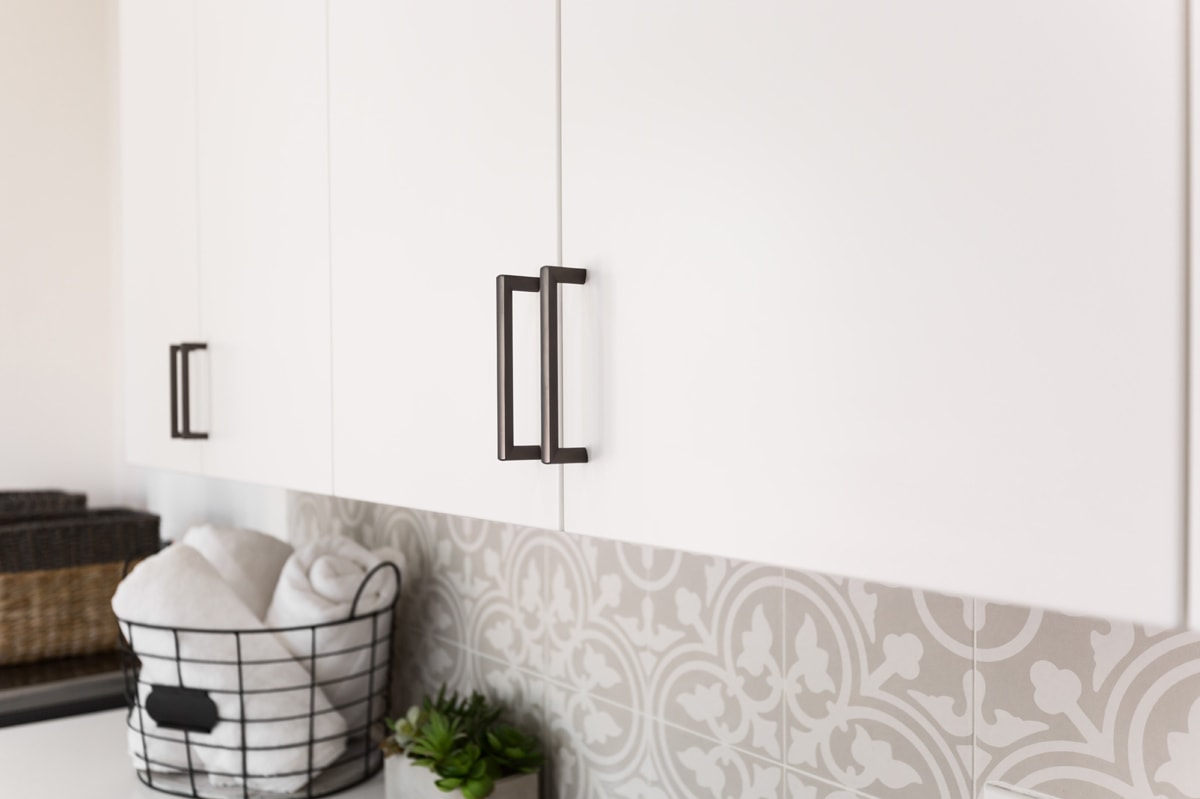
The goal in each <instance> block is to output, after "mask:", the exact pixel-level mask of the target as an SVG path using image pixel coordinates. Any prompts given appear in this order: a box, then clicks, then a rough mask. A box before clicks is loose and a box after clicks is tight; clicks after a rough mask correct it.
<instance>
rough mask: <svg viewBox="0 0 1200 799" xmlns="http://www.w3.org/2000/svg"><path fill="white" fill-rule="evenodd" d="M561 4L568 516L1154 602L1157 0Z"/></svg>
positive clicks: (589, 527)
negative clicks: (579, 285)
mask: <svg viewBox="0 0 1200 799" xmlns="http://www.w3.org/2000/svg"><path fill="white" fill-rule="evenodd" d="M562 15H563V22H562V25H563V28H562V81H563V83H562V108H563V111H562V147H563V165H562V174H563V208H562V212H563V244H564V258H565V261H564V262H565V263H566V264H567V265H570V266H579V267H586V268H588V269H589V270H590V271H589V279H588V282H589V285H588V286H587V287H585V289H584V290H583V292H582V293H581V294H580V295H579V296H580V297H582V300H581V302H582V303H583V304H582V306H581V307H580V308H579V309H578V310H577V311H576V312H574V313H572V312H571V311H570V310H568V311H567V312H566V314H565V317H564V318H565V319H566V320H567V321H568V322H570V323H571V324H572V325H573V326H574V327H572V328H569V329H568V330H567V332H566V334H565V335H566V344H565V346H566V347H567V350H566V352H567V355H566V363H565V368H567V369H568V370H570V369H575V376H574V378H573V382H572V383H570V384H568V390H567V392H566V397H567V401H568V403H572V402H573V403H574V405H573V406H569V407H573V408H574V410H575V413H574V414H573V415H572V419H573V423H571V424H569V425H568V443H570V444H576V445H578V444H586V445H588V446H589V447H590V449H591V455H592V462H591V463H589V464H586V465H579V466H568V467H566V471H565V513H566V528H567V529H568V530H572V531H579V532H583V533H591V534H601V535H609V536H613V537H618V538H630V539H635V540H640V541H649V542H652V543H656V544H663V545H669V546H673V547H681V548H686V549H694V550H699V551H707V552H715V553H720V554H725V555H732V556H739V557H745V558H750V559H756V560H763V561H769V562H772V563H780V562H782V563H785V564H786V565H788V566H795V567H802V568H806V569H813V570H818V571H827V572H831V573H834V574H840V575H850V576H856V577H864V578H871V579H876V580H883V581H892V582H897V583H905V584H912V585H917V586H922V587H927V588H931V589H939V590H945V591H952V592H961V593H966V594H971V595H976V596H981V597H988V598H996V599H1001V600H1011V601H1018V602H1023V603H1030V604H1035V605H1046V606H1051V607H1058V608H1063V609H1067V610H1075V611H1083V612H1090V613H1096V614H1101V615H1105V616H1110V617H1125V618H1135V619H1141V620H1147V621H1157V622H1163V623H1171V622H1176V621H1178V620H1179V610H1180V605H1181V595H1182V589H1181V584H1180V574H1181V571H1182V568H1181V564H1180V559H1181V556H1182V546H1181V542H1182V536H1183V497H1182V489H1183V455H1184V450H1183V432H1184V427H1183V419H1184V415H1183V397H1184V390H1183V377H1184V372H1183V355H1184V350H1183V341H1184V317H1183V308H1184V301H1183V288H1184V285H1185V283H1184V275H1185V257H1184V251H1183V243H1184V230H1185V228H1184V219H1183V215H1184V205H1183V196H1184V182H1183V180H1184V142H1183V134H1184V130H1185V125H1184V121H1185V117H1184V106H1183V98H1184V83H1183V75H1184V63H1185V60H1184V51H1183V43H1184V36H1183V27H1182V26H1183V23H1184V4H1183V3H1182V2H1178V1H1175V2H1165V3H1155V4H1151V5H1147V4H1146V3H1142V2H1137V0H1114V2H1107V3H1104V4H1102V7H1097V5H1096V4H1094V3H1089V2H1084V1H1083V0H1018V1H1017V2H1007V3H982V4H981V3H959V2H947V1H946V0H911V1H910V2H905V3H894V2H890V1H888V0H868V1H867V2H859V3H841V2H832V1H826V0H818V1H817V2H805V3H776V2H765V0H764V1H761V2H760V1H759V0H752V2H745V3H727V2H722V1H721V0H688V2H661V3H651V4H646V3H641V2H636V0H603V2H600V1H599V0H565V2H564V3H563V11H562ZM1064 42H1069V47H1067V48H1066V49H1064ZM1068 51H1069V56H1067V55H1066V53H1068ZM573 364H574V366H573ZM569 421H570V420H569Z"/></svg>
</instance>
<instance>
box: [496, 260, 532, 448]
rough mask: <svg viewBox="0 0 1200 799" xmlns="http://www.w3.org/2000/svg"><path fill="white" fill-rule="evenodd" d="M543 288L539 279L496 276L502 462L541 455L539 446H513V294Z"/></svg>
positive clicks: (499, 440)
mask: <svg viewBox="0 0 1200 799" xmlns="http://www.w3.org/2000/svg"><path fill="white" fill-rule="evenodd" d="M540 288H541V283H540V281H538V279H537V278H536V277H524V276H521V275H498V276H497V277H496V409H497V414H496V416H497V418H496V431H497V442H496V449H497V455H498V457H499V458H500V460H502V461H535V460H537V459H538V458H540V457H541V456H542V448H541V447H540V446H538V445H537V444H526V445H518V444H514V443H513V341H512V339H513V329H512V295H513V292H514V291H531V292H534V293H537V291H538V290H539V289H540Z"/></svg>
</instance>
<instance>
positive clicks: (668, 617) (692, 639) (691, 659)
mask: <svg viewBox="0 0 1200 799" xmlns="http://www.w3.org/2000/svg"><path fill="white" fill-rule="evenodd" d="M653 553H654V554H653V557H652V560H651V563H652V564H653V566H654V567H655V572H654V574H655V577H656V580H655V582H656V584H657V587H656V589H655V590H652V591H650V592H649V593H648V599H647V601H646V603H645V611H644V614H643V622H644V627H643V629H644V630H645V631H646V632H647V633H649V635H648V636H647V638H646V646H645V648H644V650H643V657H642V664H643V666H644V667H645V668H646V669H647V672H648V674H647V679H648V683H649V685H650V691H649V697H650V700H651V701H650V702H649V703H648V706H647V707H646V712H648V713H650V715H651V716H653V717H654V718H658V719H663V720H665V721H668V722H672V723H674V724H676V725H678V726H680V727H682V728H685V729H688V730H691V731H692V732H695V733H697V734H699V735H703V736H706V737H708V738H711V739H713V740H716V741H720V742H721V743H723V744H726V745H729V746H736V747H739V748H741V749H743V750H745V751H747V752H751V753H753V754H756V755H758V756H760V757H764V758H767V759H771V760H774V761H776V762H780V761H782V758H783V726H782V723H783V715H782V709H783V706H782V704H783V703H782V699H783V667H782V664H783V615H782V612H783V595H782V592H781V589H780V581H781V575H782V570H781V569H778V568H775V567H768V566H759V565H757V564H752V563H744V562H740V561H734V560H729V559H726V558H715V557H705V556H700V555H693V554H685V553H680V552H668V551H664V550H654V551H653Z"/></svg>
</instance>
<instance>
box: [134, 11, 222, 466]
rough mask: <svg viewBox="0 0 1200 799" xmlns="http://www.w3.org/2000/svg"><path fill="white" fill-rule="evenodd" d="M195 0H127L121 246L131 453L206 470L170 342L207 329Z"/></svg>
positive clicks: (142, 459) (144, 460) (142, 460)
mask: <svg viewBox="0 0 1200 799" xmlns="http://www.w3.org/2000/svg"><path fill="white" fill-rule="evenodd" d="M194 22H195V21H194V9H193V0H123V2H122V3H121V6H120V16H119V35H120V42H121V58H120V73H119V75H120V77H119V80H120V92H119V124H120V131H121V135H120V159H121V177H120V182H119V185H120V206H121V224H120V252H121V278H122V280H121V289H122V313H121V321H122V328H123V329H122V343H123V349H124V379H123V392H122V393H123V397H122V406H123V409H124V428H125V456H126V458H127V459H128V460H129V461H131V462H133V463H138V464H145V465H153V466H158V467H162V468H166V469H175V470H180V471H190V472H201V471H203V463H204V462H203V455H204V450H203V447H199V446H197V443H198V442H195V441H184V440H180V439H176V438H172V437H171V429H172V428H171V407H170V382H169V381H170V371H169V363H170V361H169V349H168V347H169V346H170V345H171V344H177V343H180V342H184V341H196V340H197V339H198V338H199V336H200V305H199V281H200V273H199V268H198V261H197V250H196V161H195V152H196V94H195V88H196V62H195V52H196V36H195V24H194Z"/></svg>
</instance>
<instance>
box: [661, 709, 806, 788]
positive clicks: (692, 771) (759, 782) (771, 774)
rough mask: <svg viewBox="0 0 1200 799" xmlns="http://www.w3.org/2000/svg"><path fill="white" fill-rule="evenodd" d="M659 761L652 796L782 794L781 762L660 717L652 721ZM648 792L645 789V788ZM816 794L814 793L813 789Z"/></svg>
mask: <svg viewBox="0 0 1200 799" xmlns="http://www.w3.org/2000/svg"><path fill="white" fill-rule="evenodd" d="M654 738H655V741H654V743H655V748H656V750H657V754H658V759H659V761H660V762H661V764H662V766H661V783H660V784H659V786H658V791H659V793H657V794H655V795H656V796H662V797H663V798H664V799H666V797H676V796H688V797H697V799H784V797H785V796H788V793H787V788H786V785H785V777H784V768H783V766H782V765H781V764H780V763H778V762H772V761H769V760H763V759H761V758H757V757H754V756H753V755H750V754H747V753H745V752H743V751H741V750H740V749H736V748H734V747H732V746H729V745H728V744H723V743H719V742H717V741H714V740H712V739H711V738H707V737H705V736H703V735H698V734H696V733H694V732H691V731H690V730H685V729H683V728H681V727H676V726H675V725H672V724H666V723H664V722H655V723H654ZM648 795H649V794H648ZM814 796H820V794H814Z"/></svg>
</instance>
